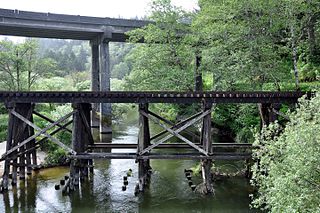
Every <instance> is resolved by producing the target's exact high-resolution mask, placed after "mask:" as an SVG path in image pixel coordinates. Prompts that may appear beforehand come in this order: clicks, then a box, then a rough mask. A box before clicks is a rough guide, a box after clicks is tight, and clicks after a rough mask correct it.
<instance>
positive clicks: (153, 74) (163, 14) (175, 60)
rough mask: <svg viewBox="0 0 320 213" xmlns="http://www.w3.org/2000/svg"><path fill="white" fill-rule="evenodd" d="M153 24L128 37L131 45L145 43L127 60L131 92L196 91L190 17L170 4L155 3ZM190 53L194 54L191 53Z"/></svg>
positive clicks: (152, 16) (152, 13) (131, 53)
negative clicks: (194, 87) (130, 67)
mask: <svg viewBox="0 0 320 213" xmlns="http://www.w3.org/2000/svg"><path fill="white" fill-rule="evenodd" d="M150 19H151V20H153V21H154V24H149V25H147V26H146V27H144V28H141V29H137V30H134V31H132V32H130V33H129V36H130V41H133V42H138V41H140V40H144V42H145V44H142V45H136V47H135V48H134V49H133V50H132V51H131V52H130V54H129V55H128V56H127V57H126V60H128V61H129V62H130V64H132V71H131V73H130V75H129V76H128V77H127V78H126V84H127V85H126V88H127V89H129V90H180V91H185V90H193V80H192V79H193V69H194V65H193V61H194V60H193V59H194V53H193V51H192V46H190V45H189V44H188V37H187V36H186V34H185V32H188V31H189V30H190V29H189V28H190V27H189V26H188V25H187V24H186V23H185V22H186V21H188V20H190V14H188V13H186V12H184V11H183V10H181V9H180V8H177V7H175V6H172V5H171V2H170V1H169V0H159V1H153V2H152V4H151V15H150ZM190 50H191V51H190Z"/></svg>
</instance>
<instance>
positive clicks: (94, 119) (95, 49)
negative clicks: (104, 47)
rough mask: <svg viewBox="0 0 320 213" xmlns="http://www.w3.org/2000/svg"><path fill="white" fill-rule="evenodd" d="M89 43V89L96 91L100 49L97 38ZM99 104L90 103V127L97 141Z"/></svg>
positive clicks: (98, 88)
mask: <svg viewBox="0 0 320 213" xmlns="http://www.w3.org/2000/svg"><path fill="white" fill-rule="evenodd" d="M90 45H91V91H94V92H98V91H100V62H99V61H100V60H99V55H100V49H99V40H98V38H97V39H94V40H91V41H90ZM99 110H100V104H98V103H94V104H92V111H91V127H92V133H93V136H94V137H95V141H99V140H100V139H99V133H100V130H99V128H100V122H99V120H100V119H99V114H98V112H99Z"/></svg>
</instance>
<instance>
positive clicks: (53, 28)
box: [0, 8, 150, 42]
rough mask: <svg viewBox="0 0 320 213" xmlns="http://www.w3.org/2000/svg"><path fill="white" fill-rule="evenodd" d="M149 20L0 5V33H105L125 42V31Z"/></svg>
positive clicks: (81, 35)
mask: <svg viewBox="0 0 320 213" xmlns="http://www.w3.org/2000/svg"><path fill="white" fill-rule="evenodd" d="M148 23H150V21H144V20H131V19H116V18H99V17H88V16H78V15H65V14H53V13H38V12H29V11H19V10H7V9H1V8H0V34H1V35H14V36H26V37H42V38H59V39H78V40H93V39H95V38H97V37H98V36H100V35H104V34H105V33H107V34H108V35H107V36H108V39H109V40H110V41H115V42H125V41H126V39H127V36H126V35H125V33H126V32H127V31H129V30H133V29H136V28H139V27H142V26H145V25H147V24H148Z"/></svg>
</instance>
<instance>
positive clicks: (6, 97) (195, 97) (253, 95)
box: [0, 91, 305, 103]
mask: <svg viewBox="0 0 320 213" xmlns="http://www.w3.org/2000/svg"><path fill="white" fill-rule="evenodd" d="M304 94H305V93H303V92H171V91H163V92H157V91H154V92H152V91H142V92H123V91H122V92H119V91H114V92H70V91H68V92H67V91H59V92H44V91H38V92H7V91H3V92H0V102H16V103H30V102H33V103H200V102H202V101H206V102H209V103H210V102H211V103H283V102H297V99H298V98H300V97H302V96H303V95H304Z"/></svg>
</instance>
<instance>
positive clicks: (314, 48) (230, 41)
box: [0, 0, 320, 212]
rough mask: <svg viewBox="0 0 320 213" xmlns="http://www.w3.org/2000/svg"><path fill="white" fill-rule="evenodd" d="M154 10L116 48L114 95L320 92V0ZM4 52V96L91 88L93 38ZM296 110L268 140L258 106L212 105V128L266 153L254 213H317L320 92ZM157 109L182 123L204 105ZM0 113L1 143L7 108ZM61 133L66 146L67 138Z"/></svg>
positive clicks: (51, 110)
mask: <svg viewBox="0 0 320 213" xmlns="http://www.w3.org/2000/svg"><path fill="white" fill-rule="evenodd" d="M150 10H151V13H150V16H149V17H148V19H149V20H151V21H153V23H152V24H149V25H148V26H146V27H143V28H141V29H136V30H134V31H131V32H129V33H128V35H129V41H130V43H111V46H110V57H111V58H110V63H111V66H110V67H111V76H112V80H111V88H112V90H142V91H143V90H175V91H194V90H197V91H201V90H202V91H220V90H229V91H235V90H238V91H239V90H241V91H250V90H251V91H253V90H263V91H289V90H292V91H293V90H298V91H299V90H302V91H319V88H320V83H319V80H320V2H319V1H317V0H269V1H264V0H250V1H247V0H227V1H226V0H215V1H213V0H199V10H197V11H193V12H186V11H184V10H182V9H181V8H179V7H176V6H173V5H172V4H171V2H170V0H155V1H153V2H152V4H151V7H150ZM141 40H143V41H144V43H143V44H141V43H139V41H141ZM0 50H1V51H0V87H1V88H2V90H12V91H16V90H20V91H25V90H76V91H84V90H90V69H91V59H90V57H91V51H90V45H89V43H88V42H83V41H73V40H55V39H26V40H25V41H24V42H22V43H14V42H12V41H10V40H8V39H5V40H1V41H0ZM299 106H300V107H299V108H298V110H297V111H296V112H290V111H294V106H289V105H282V108H281V110H280V111H281V112H282V113H284V114H287V115H288V116H289V117H290V121H289V122H287V121H286V120H285V119H280V120H279V121H278V122H277V124H275V126H270V127H268V128H265V129H263V131H262V133H261V134H258V132H259V131H260V118H259V114H258V109H257V106H256V105H249V104H248V105H232V104H228V105H226V104H225V105H218V106H216V107H215V109H214V113H213V117H212V124H213V126H214V127H217V128H220V129H223V130H225V131H226V132H228V135H229V136H230V137H232V138H233V139H234V140H235V141H236V142H247V143H252V142H255V143H256V144H257V145H258V146H260V145H264V147H265V149H264V150H262V152H257V154H256V158H257V159H258V162H260V163H259V165H255V167H254V168H253V173H254V178H253V181H252V182H253V184H254V185H255V186H257V187H258V188H259V190H258V193H257V195H256V196H255V199H254V205H255V206H256V207H263V208H266V209H268V210H271V211H273V212H304V211H310V212H316V211H320V209H319V200H320V191H319V187H320V182H319V179H320V173H319V171H320V168H319V166H318V165H319V156H318V155H319V154H318V153H320V152H319V151H320V150H319V147H320V146H319V141H320V140H319V137H313V136H316V135H319V134H317V133H318V132H319V130H320V129H319V128H320V124H319V95H316V97H315V98H314V99H313V100H312V101H310V102H309V101H308V100H302V102H301V104H300V105H299ZM152 107H153V108H154V110H157V111H158V112H159V113H162V114H164V115H166V116H167V117H169V118H170V119H176V118H182V117H184V116H187V115H188V114H191V113H192V112H194V110H196V109H197V108H198V107H199V106H189V105H184V106H176V105H166V106H165V105H162V104H158V105H154V106H152ZM113 109H114V110H113V113H114V116H115V117H116V118H118V119H121V116H122V115H123V114H125V112H126V111H127V110H129V109H130V107H128V106H127V105H114V106H113ZM41 110H42V111H43V113H44V114H47V115H48V116H49V117H58V115H60V114H63V113H64V112H66V111H68V110H70V106H64V105H58V106H52V105H43V106H41ZM0 112H1V113H2V114H1V115H0V131H1V133H0V138H1V140H4V139H5V130H6V129H5V128H6V126H7V118H6V109H5V108H4V106H1V109H0ZM39 122H40V121H39ZM44 125H46V123H40V124H39V126H44ZM274 131H277V132H276V133H275V132H274ZM300 133H301V134H300ZM275 135H276V136H275ZM298 135H301V138H299V136H298ZM59 137H60V139H61V140H64V141H66V143H68V141H69V138H68V136H67V135H66V134H60V135H59ZM300 142H302V143H300ZM47 146H49V145H47ZM52 146H53V145H52ZM304 147H308V149H304ZM46 148H47V149H49V150H54V153H53V154H52V155H51V160H53V161H55V160H56V156H61V155H63V151H62V150H59V149H56V147H55V146H53V147H46ZM309 149H310V150H309ZM295 156H301V157H299V158H295ZM293 159H295V160H293ZM306 159H307V160H308V161H306ZM279 162H283V163H279ZM288 162H289V163H288ZM284 163H287V164H286V165H284ZM269 166H270V167H269ZM289 167H290V168H289ZM293 168H294V169H295V170H293ZM294 171H297V173H294ZM299 172H300V173H299ZM302 174H305V176H304V175H302ZM302 180H305V181H302ZM282 184H283V185H282ZM288 190H292V193H293V194H292V193H288ZM307 201H308V202H307ZM289 204H290V205H289Z"/></svg>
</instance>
